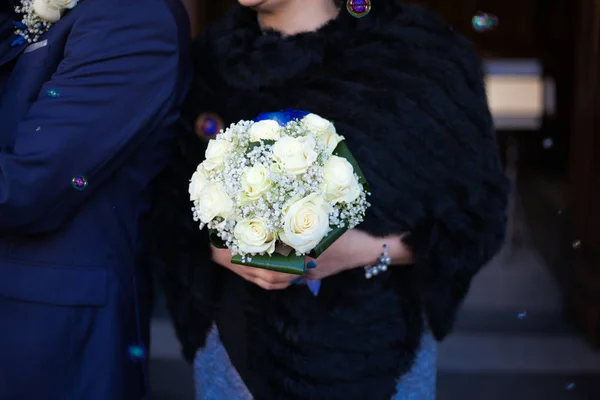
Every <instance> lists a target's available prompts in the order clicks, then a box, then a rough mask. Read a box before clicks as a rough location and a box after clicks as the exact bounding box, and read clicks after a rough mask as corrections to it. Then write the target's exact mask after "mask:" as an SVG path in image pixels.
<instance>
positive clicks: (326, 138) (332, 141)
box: [317, 131, 344, 154]
mask: <svg viewBox="0 0 600 400" xmlns="http://www.w3.org/2000/svg"><path fill="white" fill-rule="evenodd" d="M317 140H318V141H319V144H320V145H321V146H323V147H325V148H326V149H327V151H328V152H329V154H332V153H333V151H334V150H335V148H336V147H337V145H338V144H339V143H340V142H341V141H342V140H344V137H343V136H340V135H338V134H337V133H335V132H334V131H325V132H322V133H321V134H320V135H319V136H318V137H317Z"/></svg>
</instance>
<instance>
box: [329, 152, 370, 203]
mask: <svg viewBox="0 0 600 400" xmlns="http://www.w3.org/2000/svg"><path fill="white" fill-rule="evenodd" d="M323 182H324V184H325V199H326V200H327V201H329V202H334V203H351V202H353V201H354V200H356V199H357V198H358V196H360V191H361V185H360V183H359V182H358V179H356V176H355V175H354V168H353V167H352V164H350V163H349V162H348V160H346V159H345V158H342V157H338V156H331V157H330V158H329V160H327V162H326V163H325V165H324V166H323Z"/></svg>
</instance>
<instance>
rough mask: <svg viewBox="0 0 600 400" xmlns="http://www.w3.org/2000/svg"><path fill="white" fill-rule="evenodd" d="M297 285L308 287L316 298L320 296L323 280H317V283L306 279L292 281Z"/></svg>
mask: <svg viewBox="0 0 600 400" xmlns="http://www.w3.org/2000/svg"><path fill="white" fill-rule="evenodd" d="M292 282H293V283H294V284H295V285H306V286H307V287H308V290H310V292H311V293H312V294H314V295H315V296H318V295H319V290H321V280H320V279H317V280H316V281H313V280H310V279H306V278H305V277H300V278H296V279H294V280H293V281H292Z"/></svg>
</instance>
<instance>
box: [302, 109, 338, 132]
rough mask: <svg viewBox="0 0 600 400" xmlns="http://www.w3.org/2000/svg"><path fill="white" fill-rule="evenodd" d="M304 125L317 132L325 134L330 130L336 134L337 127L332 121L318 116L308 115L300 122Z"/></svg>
mask: <svg viewBox="0 0 600 400" xmlns="http://www.w3.org/2000/svg"><path fill="white" fill-rule="evenodd" d="M300 122H301V124H302V125H304V126H305V127H306V128H308V129H310V130H312V131H315V132H323V131H326V130H328V129H333V131H334V132H335V127H334V126H333V124H332V123H331V121H329V120H327V119H325V118H323V117H321V116H319V115H317V114H312V113H311V114H308V115H306V116H305V117H304V118H302V120H301V121H300Z"/></svg>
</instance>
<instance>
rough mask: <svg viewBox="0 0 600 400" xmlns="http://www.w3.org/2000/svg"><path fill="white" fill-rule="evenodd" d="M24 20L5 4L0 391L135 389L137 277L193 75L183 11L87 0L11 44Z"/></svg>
mask: <svg viewBox="0 0 600 400" xmlns="http://www.w3.org/2000/svg"><path fill="white" fill-rule="evenodd" d="M14 19H15V16H14V15H12V14H11V13H10V12H7V10H1V9H0V321H3V323H2V325H3V328H2V329H0V399H3V400H10V399H13V398H14V399H34V398H35V399H41V398H44V399H50V400H51V399H61V400H64V399H66V400H70V399H73V400H79V399H84V398H85V399H86V400H93V399H98V400H107V399H111V400H116V399H127V400H129V399H138V398H140V397H141V395H142V394H141V392H138V386H139V385H138V383H139V380H140V376H141V375H140V376H138V372H139V367H137V369H136V368H131V366H130V365H129V364H134V363H132V362H131V361H129V360H127V352H128V348H129V346H130V345H132V344H135V343H137V342H138V341H140V340H142V339H141V338H140V334H139V331H138V329H139V328H140V324H141V325H142V326H141V329H142V331H143V330H145V329H146V328H147V326H146V321H145V320H144V321H141V322H140V321H139V319H140V313H142V314H143V310H139V309H136V306H135V300H136V299H135V297H136V294H135V293H134V291H135V289H136V288H135V285H134V283H135V282H134V281H133V280H132V277H133V276H134V268H135V267H134V266H135V265H136V261H137V260H138V258H139V252H140V246H141V242H142V240H143V228H142V227H143V215H144V213H145V212H146V210H147V209H148V207H149V202H150V199H149V197H150V191H149V189H148V185H149V184H150V183H151V181H152V180H153V179H154V177H155V176H156V175H157V174H158V172H159V171H160V170H161V169H162V168H163V167H164V165H165V164H166V162H167V158H168V156H169V154H170V149H171V148H170V141H171V139H172V138H173V137H174V132H175V130H174V129H173V124H174V123H175V122H176V120H177V119H178V108H179V106H180V104H181V102H182V100H183V97H184V96H185V93H186V90H187V87H188V84H189V79H190V77H191V70H190V62H189V59H188V58H189V39H190V33H189V28H188V19H187V15H186V14H185V10H184V8H183V6H182V5H181V4H180V0H143V1H142V0H81V1H80V3H79V5H78V6H76V7H75V8H74V9H73V10H71V11H69V12H67V13H66V14H65V15H64V16H63V18H62V19H61V20H60V21H59V22H58V23H56V24H55V25H53V26H52V27H51V28H50V30H49V31H48V32H46V33H45V34H44V35H43V36H42V37H41V38H40V39H39V40H38V41H37V43H35V44H33V45H29V44H27V43H26V44H24V45H20V46H13V47H11V44H12V43H13V41H14V39H15V38H16V36H15V35H14V33H13V28H12V21H13V20H14ZM142 341H143V340H142ZM32 362H33V364H32ZM36 368H37V369H36ZM94 380H97V381H100V382H101V384H100V383H98V384H95V383H93V382H94ZM128 380H129V381H131V382H127V381H128ZM128 386H129V388H127V387H128ZM133 386H136V387H135V388H134V389H131V387H133Z"/></svg>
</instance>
